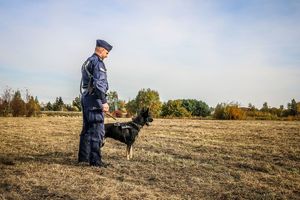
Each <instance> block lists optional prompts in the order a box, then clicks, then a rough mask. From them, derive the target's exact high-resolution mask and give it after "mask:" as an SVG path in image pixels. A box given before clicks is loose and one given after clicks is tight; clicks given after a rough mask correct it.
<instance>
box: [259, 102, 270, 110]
mask: <svg viewBox="0 0 300 200" xmlns="http://www.w3.org/2000/svg"><path fill="white" fill-rule="evenodd" d="M260 111H262V112H269V106H268V103H267V102H265V103H264V104H263V107H262V108H261V109H260Z"/></svg>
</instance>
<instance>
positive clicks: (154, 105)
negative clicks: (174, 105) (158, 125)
mask: <svg viewBox="0 0 300 200" xmlns="http://www.w3.org/2000/svg"><path fill="white" fill-rule="evenodd" d="M135 102H136V106H137V110H142V109H143V108H149V109H150V111H151V114H152V115H153V117H158V116H159V114H160V111H161V107H162V103H161V101H160V98H159V93H158V92H157V91H155V90H151V89H150V88H148V89H141V90H140V91H139V92H138V94H137V96H136V98H135Z"/></svg>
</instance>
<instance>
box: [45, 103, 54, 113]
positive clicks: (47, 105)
mask: <svg viewBox="0 0 300 200" xmlns="http://www.w3.org/2000/svg"><path fill="white" fill-rule="evenodd" d="M45 110H47V111H52V110H53V105H52V104H51V102H50V101H49V102H48V103H47V104H46V107H45Z"/></svg>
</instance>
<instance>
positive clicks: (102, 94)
mask: <svg viewBox="0 0 300 200" xmlns="http://www.w3.org/2000/svg"><path fill="white" fill-rule="evenodd" d="M93 79H94V80H93V85H94V88H95V94H96V95H97V96H98V98H99V99H100V100H101V102H102V103H103V104H104V103H107V99H106V91H107V79H106V71H105V70H103V69H102V68H101V63H97V64H96V65H95V66H94V70H93Z"/></svg>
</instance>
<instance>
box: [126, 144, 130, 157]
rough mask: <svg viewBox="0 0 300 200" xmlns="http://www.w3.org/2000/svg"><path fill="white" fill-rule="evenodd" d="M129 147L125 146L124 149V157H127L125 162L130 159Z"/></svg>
mask: <svg viewBox="0 0 300 200" xmlns="http://www.w3.org/2000/svg"><path fill="white" fill-rule="evenodd" d="M130 147H131V146H130V145H127V147H126V157H127V160H129V159H130Z"/></svg>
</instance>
